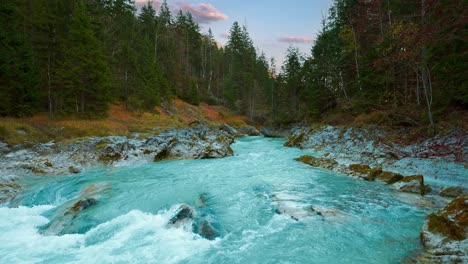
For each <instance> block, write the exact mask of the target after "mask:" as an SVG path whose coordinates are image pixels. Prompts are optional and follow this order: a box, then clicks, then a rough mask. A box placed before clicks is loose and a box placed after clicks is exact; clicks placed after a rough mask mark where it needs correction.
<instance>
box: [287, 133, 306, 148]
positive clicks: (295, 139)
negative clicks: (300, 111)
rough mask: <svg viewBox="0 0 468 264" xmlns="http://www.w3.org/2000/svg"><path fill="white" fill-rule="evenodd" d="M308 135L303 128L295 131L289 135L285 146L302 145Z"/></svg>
mask: <svg viewBox="0 0 468 264" xmlns="http://www.w3.org/2000/svg"><path fill="white" fill-rule="evenodd" d="M305 136H306V132H305V131H303V130H298V131H296V132H295V133H293V134H291V135H290V136H289V137H288V140H287V141H286V143H284V146H286V147H300V144H301V143H302V142H303V141H304V139H305Z"/></svg>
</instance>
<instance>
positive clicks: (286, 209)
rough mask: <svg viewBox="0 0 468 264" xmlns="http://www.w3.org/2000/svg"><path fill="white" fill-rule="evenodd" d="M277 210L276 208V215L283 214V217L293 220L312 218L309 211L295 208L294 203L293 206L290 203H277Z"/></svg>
mask: <svg viewBox="0 0 468 264" xmlns="http://www.w3.org/2000/svg"><path fill="white" fill-rule="evenodd" d="M276 204H277V205H276V208H275V213H277V214H281V215H287V216H289V217H291V219H293V220H296V221H300V220H302V219H304V218H307V217H310V216H311V212H310V211H308V210H305V209H304V208H301V207H297V206H294V205H296V204H295V203H293V204H292V205H291V204H290V203H288V202H284V201H281V202H276Z"/></svg>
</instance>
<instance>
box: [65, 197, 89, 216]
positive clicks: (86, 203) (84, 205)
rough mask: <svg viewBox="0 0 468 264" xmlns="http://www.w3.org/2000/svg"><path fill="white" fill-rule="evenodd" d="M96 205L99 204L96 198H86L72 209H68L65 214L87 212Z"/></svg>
mask: <svg viewBox="0 0 468 264" xmlns="http://www.w3.org/2000/svg"><path fill="white" fill-rule="evenodd" d="M96 204H97V200H96V199H94V198H86V199H83V200H79V201H78V202H76V203H75V204H74V205H73V206H72V207H71V208H70V209H68V210H67V211H66V212H65V215H68V214H76V213H77V212H79V211H83V210H86V209H88V208H89V207H91V206H94V205H96Z"/></svg>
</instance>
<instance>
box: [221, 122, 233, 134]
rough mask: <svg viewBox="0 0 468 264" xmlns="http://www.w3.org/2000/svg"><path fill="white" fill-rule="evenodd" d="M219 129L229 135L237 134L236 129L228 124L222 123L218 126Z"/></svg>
mask: <svg viewBox="0 0 468 264" xmlns="http://www.w3.org/2000/svg"><path fill="white" fill-rule="evenodd" d="M219 130H221V131H224V132H226V133H228V134H229V135H231V136H235V135H236V134H237V130H236V129H235V128H233V127H231V126H229V125H226V124H222V125H220V126H219Z"/></svg>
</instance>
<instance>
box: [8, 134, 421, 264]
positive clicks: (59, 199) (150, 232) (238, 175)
mask: <svg viewBox="0 0 468 264" xmlns="http://www.w3.org/2000/svg"><path fill="white" fill-rule="evenodd" d="M282 144H283V140H280V139H267V138H263V137H246V138H242V139H239V140H237V141H236V142H235V143H234V144H233V145H232V148H233V150H234V153H235V154H234V156H232V157H227V158H222V159H205V160H176V161H164V162H157V163H151V164H144V165H131V164H130V165H126V166H121V167H115V168H112V169H111V168H105V167H104V168H94V169H90V170H88V171H84V172H82V173H81V174H78V175H62V176H40V177H39V176H31V177H25V178H22V179H20V183H21V184H22V185H23V186H24V192H23V193H22V194H21V195H20V196H18V197H17V199H16V200H15V201H13V202H11V203H10V205H9V206H10V207H0V230H1V232H0V263H399V262H401V261H402V260H403V259H405V258H411V257H414V256H415V254H417V253H418V252H419V251H420V250H421V247H420V244H419V229H420V228H421V226H422V224H423V221H424V217H425V216H426V215H427V213H428V212H429V211H430V210H429V209H427V208H423V207H420V204H421V203H420V199H424V198H420V197H418V196H416V195H412V194H404V193H400V192H397V191H395V190H393V189H391V188H388V187H387V186H385V185H383V184H380V183H375V182H365V181H357V180H354V179H350V178H348V177H345V176H343V175H338V174H335V173H332V172H329V171H325V170H321V169H316V168H313V167H310V166H308V165H305V164H302V163H300V162H297V161H294V158H296V157H298V156H300V155H303V154H312V155H313V154H314V153H307V152H304V151H301V150H299V149H295V148H285V147H283V146H282ZM86 197H92V198H93V199H95V200H96V201H97V202H96V204H95V205H93V206H91V207H89V208H86V209H83V210H81V211H78V212H77V213H74V214H68V213H67V212H69V210H70V208H71V207H72V206H73V205H74V204H76V202H77V201H80V199H81V200H82V199H84V198H86ZM200 197H203V204H202V205H200ZM415 201H416V202H415ZM183 204H186V205H189V206H190V207H191V208H194V211H195V219H197V218H200V217H204V219H208V220H209V221H213V222H214V223H216V225H214V226H215V227H216V232H217V237H216V238H215V239H212V240H209V239H207V238H205V237H203V236H202V235H200V234H198V233H196V232H194V230H193V226H192V225H193V224H194V221H195V220H191V221H188V222H186V223H184V224H183V225H181V226H177V227H174V226H170V225H168V222H169V221H170V219H171V218H172V217H173V216H174V215H175V214H176V213H177V211H178V210H179V208H180V206H181V205H183ZM0 206H1V205H0ZM311 208H313V209H311ZM314 210H315V211H314ZM317 212H320V214H319V213H317Z"/></svg>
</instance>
